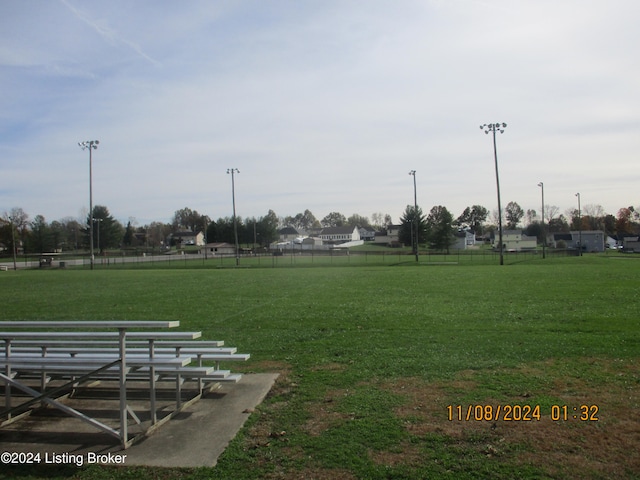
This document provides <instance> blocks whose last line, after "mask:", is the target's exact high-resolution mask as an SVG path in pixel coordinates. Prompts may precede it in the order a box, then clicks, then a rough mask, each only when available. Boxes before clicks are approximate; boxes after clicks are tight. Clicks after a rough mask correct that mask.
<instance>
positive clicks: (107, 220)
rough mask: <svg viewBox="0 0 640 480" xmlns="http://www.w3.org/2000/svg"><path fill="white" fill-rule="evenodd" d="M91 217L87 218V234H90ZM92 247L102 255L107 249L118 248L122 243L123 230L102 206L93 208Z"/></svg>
mask: <svg viewBox="0 0 640 480" xmlns="http://www.w3.org/2000/svg"><path fill="white" fill-rule="evenodd" d="M90 221H91V215H89V216H88V217H87V232H90V229H89V222H90ZM93 221H94V227H93V235H94V239H93V245H94V246H96V248H98V250H99V251H100V253H101V254H102V253H103V252H104V251H105V250H106V249H108V248H118V247H119V246H120V244H121V242H122V237H123V235H124V228H123V227H122V224H121V223H120V222H118V221H117V220H116V219H115V218H113V217H112V216H111V215H110V214H109V209H108V208H107V207H105V206H102V205H96V206H94V207H93Z"/></svg>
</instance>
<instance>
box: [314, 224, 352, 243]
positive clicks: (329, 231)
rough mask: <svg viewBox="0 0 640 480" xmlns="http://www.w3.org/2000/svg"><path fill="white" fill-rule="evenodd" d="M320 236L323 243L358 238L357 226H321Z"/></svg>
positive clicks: (348, 240)
mask: <svg viewBox="0 0 640 480" xmlns="http://www.w3.org/2000/svg"><path fill="white" fill-rule="evenodd" d="M319 236H320V238H321V239H322V241H323V242H325V243H334V244H335V243H346V242H353V241H355V240H360V232H359V231H358V227H329V228H323V229H322V231H321V232H320V235H319Z"/></svg>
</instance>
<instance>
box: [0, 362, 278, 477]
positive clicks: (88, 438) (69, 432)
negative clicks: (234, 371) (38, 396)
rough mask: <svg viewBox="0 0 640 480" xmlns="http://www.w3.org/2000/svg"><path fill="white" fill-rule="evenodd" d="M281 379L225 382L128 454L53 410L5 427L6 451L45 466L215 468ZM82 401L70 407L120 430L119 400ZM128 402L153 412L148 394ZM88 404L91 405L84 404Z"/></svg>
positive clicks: (0, 447)
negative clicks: (35, 457) (37, 457)
mask: <svg viewBox="0 0 640 480" xmlns="http://www.w3.org/2000/svg"><path fill="white" fill-rule="evenodd" d="M277 377H278V374H273V373H259V374H243V376H242V379H241V380H240V382H238V383H223V384H222V385H221V387H220V388H219V389H217V390H214V391H212V392H209V393H206V394H204V395H203V396H202V398H201V399H200V400H198V401H196V402H195V403H193V404H191V405H189V406H188V407H186V408H185V409H183V410H182V411H181V412H179V413H178V414H177V415H176V416H175V417H174V418H172V419H171V420H169V421H168V422H167V423H165V424H164V425H162V426H160V427H159V428H158V429H156V430H155V431H154V432H153V433H151V434H150V435H149V436H147V437H144V438H143V439H142V440H140V441H138V442H137V443H135V444H134V445H132V446H131V447H129V448H128V449H126V450H122V448H121V446H120V445H119V444H118V441H117V440H116V439H115V438H113V437H111V436H109V435H107V434H106V433H103V432H100V431H98V430H96V429H95V428H94V427H92V426H90V425H88V424H85V423H83V422H81V421H79V420H78V419H75V418H71V417H68V416H67V415H65V414H64V413H62V412H59V411H58V410H53V409H50V408H48V409H45V410H44V411H43V413H36V412H34V413H33V414H32V415H31V416H29V417H26V418H23V419H20V420H18V421H16V422H15V423H12V424H9V425H5V426H3V427H1V428H0V451H2V452H10V453H13V452H24V453H33V454H36V453H40V454H41V456H42V461H41V462H40V463H45V459H46V460H50V459H53V460H54V462H48V463H58V464H60V463H67V464H73V463H75V464H78V463H79V462H84V463H89V462H90V461H91V460H95V459H96V458H97V460H96V463H109V464H117V465H124V466H129V465H146V466H158V467H205V466H214V465H215V464H216V462H217V460H218V457H219V456H220V454H221V453H222V452H223V451H224V449H225V448H226V447H227V445H228V444H229V442H230V441H231V440H232V439H233V438H234V437H235V435H236V434H237V433H238V431H239V430H240V429H241V428H242V426H243V425H244V423H245V421H246V420H247V419H248V418H249V415H250V413H247V411H251V410H252V409H254V408H255V407H256V406H257V405H259V404H260V403H261V402H262V400H263V399H264V398H265V396H266V395H267V393H268V392H269V390H270V389H271V387H272V386H273V384H274V382H275V380H276V378H277ZM79 397H80V398H75V399H69V401H65V404H68V405H70V406H71V405H72V404H75V403H78V405H73V406H74V408H78V410H80V411H83V412H86V411H87V408H89V409H90V411H89V412H87V414H90V415H91V416H92V417H94V418H97V419H100V421H103V422H104V423H109V422H111V423H112V424H113V426H114V427H117V421H118V417H117V415H118V412H117V407H115V408H114V405H116V404H117V398H114V399H113V400H108V399H104V398H103V399H101V400H100V401H96V400H90V399H89V400H87V399H84V400H83V399H82V398H81V397H82V396H81V395H79ZM128 398H130V399H129V402H128V403H129V405H130V406H134V409H135V410H136V412H137V413H140V412H143V411H144V409H145V408H148V401H147V400H148V397H147V398H145V395H144V393H141V395H140V397H139V398H135V395H133V392H132V394H131V397H128ZM83 401H84V402H85V404H84V405H81V403H82V402H83ZM87 402H89V404H88V405H87ZM173 402H174V400H172V399H171V397H168V398H166V399H164V403H161V402H160V400H159V403H158V405H157V406H158V409H159V410H160V411H162V410H163V409H164V410H166V411H167V412H168V411H170V410H172V403H173ZM173 407H175V404H173ZM147 417H148V415H147ZM147 417H145V416H144V415H142V414H141V420H142V421H143V423H142V427H138V426H137V425H132V426H131V427H130V428H129V431H130V434H135V433H139V432H136V428H138V429H140V431H141V428H145V427H146V426H148V425H149V419H148V418H147ZM45 455H46V457H45ZM100 455H103V457H100ZM108 455H112V457H108ZM118 455H119V457H118V458H117V457H116V456H118ZM100 459H102V461H101V460H100Z"/></svg>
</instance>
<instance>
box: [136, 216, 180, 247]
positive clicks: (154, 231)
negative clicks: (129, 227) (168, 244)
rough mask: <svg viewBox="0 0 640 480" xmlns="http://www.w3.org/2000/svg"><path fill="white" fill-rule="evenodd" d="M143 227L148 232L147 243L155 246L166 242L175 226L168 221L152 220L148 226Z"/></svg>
mask: <svg viewBox="0 0 640 480" xmlns="http://www.w3.org/2000/svg"><path fill="white" fill-rule="evenodd" d="M143 229H144V231H145V233H146V238H147V245H148V246H150V247H151V248H155V247H160V246H162V245H164V244H165V241H166V238H167V237H168V236H169V234H170V233H171V230H172V229H173V227H172V226H171V225H170V224H168V223H162V222H151V223H150V224H149V225H147V226H146V227H143Z"/></svg>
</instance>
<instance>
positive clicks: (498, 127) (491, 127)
mask: <svg viewBox="0 0 640 480" xmlns="http://www.w3.org/2000/svg"><path fill="white" fill-rule="evenodd" d="M505 128H507V124H506V123H488V124H487V123H485V124H484V125H480V130H484V133H486V134H487V135H488V134H489V132H491V133H493V158H494V160H495V164H496V188H497V190H498V234H499V239H500V265H504V256H503V250H504V249H503V245H502V205H501V204H500V177H499V176H498V149H497V147H496V132H500V133H504V129H505Z"/></svg>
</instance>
